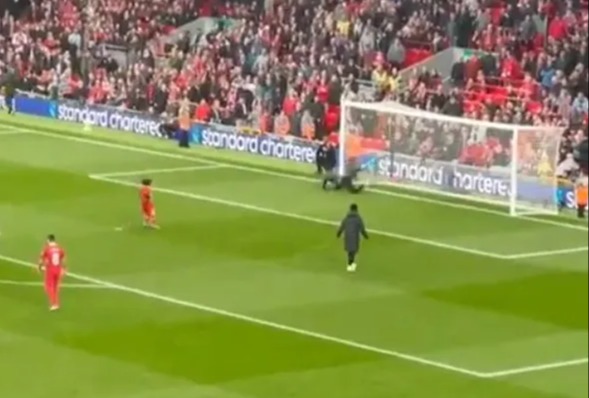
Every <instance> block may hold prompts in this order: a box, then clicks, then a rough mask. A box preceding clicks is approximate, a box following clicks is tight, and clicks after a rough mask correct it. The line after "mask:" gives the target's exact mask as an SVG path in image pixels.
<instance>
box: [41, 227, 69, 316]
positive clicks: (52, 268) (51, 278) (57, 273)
mask: <svg viewBox="0 0 589 398" xmlns="http://www.w3.org/2000/svg"><path fill="white" fill-rule="evenodd" d="M39 271H41V272H44V273H45V292H46V293H47V297H48V299H49V306H50V307H49V308H50V310H51V311H56V310H58V309H59V286H60V282H61V278H63V276H64V275H65V271H66V269H65V251H64V250H63V249H62V248H61V246H59V245H58V244H57V242H56V241H55V236H54V235H49V236H48V237H47V243H46V244H45V247H44V248H43V251H42V252H41V256H40V257H39Z"/></svg>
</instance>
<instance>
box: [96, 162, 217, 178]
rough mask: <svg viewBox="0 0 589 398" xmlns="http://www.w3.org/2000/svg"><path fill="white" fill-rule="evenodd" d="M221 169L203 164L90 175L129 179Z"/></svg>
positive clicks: (213, 165)
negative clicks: (141, 176)
mask: <svg viewBox="0 0 589 398" xmlns="http://www.w3.org/2000/svg"><path fill="white" fill-rule="evenodd" d="M223 167H224V166H222V165H215V164H203V165H201V166H186V167H172V168H169V169H145V170H131V171H122V172H115V173H99V174H92V176H96V177H131V176H138V175H146V174H166V173H177V172H183V171H201V170H215V169H220V168H223Z"/></svg>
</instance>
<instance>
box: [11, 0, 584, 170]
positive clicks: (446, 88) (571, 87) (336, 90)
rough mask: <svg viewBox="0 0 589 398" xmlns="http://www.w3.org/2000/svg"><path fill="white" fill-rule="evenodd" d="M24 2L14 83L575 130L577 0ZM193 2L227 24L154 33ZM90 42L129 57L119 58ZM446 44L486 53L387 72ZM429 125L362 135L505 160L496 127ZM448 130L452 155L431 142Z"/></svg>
mask: <svg viewBox="0 0 589 398" xmlns="http://www.w3.org/2000/svg"><path fill="white" fill-rule="evenodd" d="M18 3H20V5H21V7H22V6H23V3H25V4H26V3H27V2H26V1H21V2H18ZM30 3H31V4H30V5H31V6H30V7H23V8H28V9H26V10H24V12H21V13H19V12H18V11H19V10H18V9H17V11H16V12H15V11H14V9H13V10H12V13H10V12H6V13H5V14H4V16H3V18H2V20H1V21H0V63H1V64H0V66H1V67H2V70H3V71H4V72H3V75H4V76H6V75H13V76H14V78H15V81H16V85H17V87H18V88H19V89H21V90H24V91H33V92H37V93H39V94H43V95H52V96H63V97H65V98H71V99H75V100H84V101H87V102H88V103H91V104H108V105H113V106H121V107H125V108H128V109H132V110H137V111H145V112H152V113H155V114H160V115H163V116H164V117H175V116H177V113H178V109H179V108H180V106H181V104H183V103H184V102H187V103H190V104H191V105H190V112H191V116H192V118H193V119H196V120H199V121H204V122H215V123H224V124H239V125H242V126H249V127H250V128H253V129H254V130H257V131H261V132H270V131H272V132H276V133H278V134H294V135H296V136H301V137H305V138H308V139H322V138H324V137H326V136H327V135H329V134H330V133H331V132H333V131H336V130H337V129H338V124H339V120H340V100H341V98H342V96H345V97H347V98H348V99H358V98H361V99H363V100H373V101H377V100H395V101H399V102H401V103H403V104H406V105H408V106H411V107H415V108H420V109H426V110H431V111H434V112H440V113H444V114H448V115H454V116H464V117H467V118H472V119H482V120H489V121H500V122H504V123H522V124H530V125H540V124H551V125H558V126H565V127H567V133H566V135H565V139H564V140H563V145H562V146H561V149H562V151H563V153H562V156H563V157H566V154H568V153H569V152H570V151H571V149H572V148H573V147H574V146H575V145H576V144H577V143H578V142H579V141H580V140H582V139H584V138H586V134H587V111H588V109H587V108H588V100H587V98H588V93H587V84H588V78H587V39H588V34H587V3H586V2H585V3H583V2H582V1H580V0H533V1H530V0H520V1H518V0H508V1H503V0H488V1H485V2H481V1H477V0H446V1H434V0H399V1H389V0H383V1H376V0H347V1H344V2H341V1H336V0H276V1H275V2H274V3H273V4H274V6H273V7H270V8H269V9H268V10H266V11H263V7H264V2H260V1H256V2H246V1H238V0H234V1H228V2H220V1H217V0H206V1H203V2H196V1H191V0H156V1H143V0H85V1H83V2H80V1H76V0H61V1H57V0H30ZM80 4H85V5H86V8H85V9H84V10H82V9H80V7H79V5H80ZM196 4H198V7H197V6H196ZM21 11H22V10H21ZM200 16H214V17H222V18H223V19H232V20H234V21H236V23H234V24H231V25H229V24H227V25H223V24H219V29H217V30H214V31H212V32H209V33H207V34H206V35H204V36H203V37H197V38H196V39H193V38H190V37H188V36H187V35H182V36H180V37H179V38H178V39H177V40H176V41H175V42H173V43H166V41H165V38H166V36H167V35H168V34H169V33H171V32H173V31H174V29H176V28H177V27H178V26H181V25H183V24H184V23H187V22H190V21H192V20H194V19H195V18H197V17H200ZM228 26H230V27H228ZM104 44H115V45H118V46H123V47H124V48H126V49H127V50H128V51H129V52H132V53H133V54H134V55H135V56H134V57H132V60H130V61H129V62H127V64H126V65H121V64H120V62H118V61H117V60H116V59H115V58H113V57H111V56H109V54H108V51H105V47H104ZM448 46H458V47H463V48H474V49H481V50H484V52H485V53H477V55H474V56H471V57H470V58H468V59H464V60H461V61H459V62H457V63H456V65H454V68H453V70H452V76H450V79H447V78H445V77H444V76H440V75H439V74H438V73H437V72H436V71H435V70H420V71H419V72H416V73H415V74H414V75H413V76H412V77H411V78H410V79H408V80H407V81H403V80H402V79H401V78H400V74H399V71H400V70H402V69H403V68H405V67H408V66H411V65H414V64H416V63H418V62H420V61H422V60H424V59H427V58H429V57H430V56H431V55H433V54H435V53H437V52H439V51H440V50H443V49H444V48H447V47H448ZM442 129H443V127H442ZM411 130H414V126H412V128H411ZM430 130H431V128H430V129H425V130H423V131H413V133H412V134H411V135H407V134H401V133H400V132H396V133H395V134H394V136H395V137H396V138H395V139H394V140H393V143H392V144H391V143H389V142H388V140H386V139H385V137H382V136H379V134H383V133H384V132H383V131H380V130H378V129H375V130H374V131H372V133H371V134H372V136H371V137H368V138H369V139H370V144H371V145H375V146H377V147H382V148H384V147H389V146H391V145H394V146H395V147H397V148H405V149H404V150H406V151H408V152H410V154H420V155H422V156H427V157H433V158H444V157H449V158H459V159H460V160H461V161H462V162H464V163H472V164H479V163H481V162H483V163H484V164H487V165H497V164H499V165H501V164H503V163H505V162H507V161H508V153H507V152H508V151H509V150H510V148H509V142H508V138H506V137H502V136H501V134H497V133H494V134H491V135H490V136H489V137H488V139H487V138H484V141H485V142H480V141H481V140H480V137H479V139H476V137H475V138H473V137H472V135H473V134H472V132H470V133H465V134H462V133H459V132H457V131H456V132H453V133H452V137H446V136H440V137H441V138H440V137H439V138H437V139H434V138H433V137H432V134H431V132H428V131H430ZM438 135H439V134H438ZM446 141H449V142H450V141H451V142H452V143H453V145H452V146H451V147H452V148H455V149H453V151H454V152H456V153H454V152H452V153H453V154H448V152H447V150H443V149H444V148H445V147H447V146H448V145H446V144H445V142H446ZM409 143H411V145H409ZM444 153H445V155H444Z"/></svg>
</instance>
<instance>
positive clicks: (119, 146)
mask: <svg viewBox="0 0 589 398" xmlns="http://www.w3.org/2000/svg"><path fill="white" fill-rule="evenodd" d="M19 130H20V131H24V132H29V133H32V134H36V135H42V136H46V137H51V138H57V139H62V140H67V141H73V142H79V143H84V144H90V145H95V146H101V147H105V148H111V149H119V150H123V151H128V152H135V153H142V154H146V155H153V156H159V157H165V158H169V159H180V160H186V161H189V162H196V163H200V164H210V165H217V166H224V167H227V168H232V169H235V170H242V171H248V172H252V173H258V174H264V175H269V176H275V177H280V178H287V179H291V180H297V181H304V182H311V183H317V179H316V178H311V177H305V176H302V175H297V174H292V173H288V172H278V171H272V170H267V169H264V168H259V167H252V166H243V165H237V164H233V163H229V162H221V161H213V160H209V159H205V158H198V157H197V156H187V155H181V154H177V153H168V152H162V151H158V150H153V149H147V148H143V147H135V146H130V145H124V144H117V143H113V142H107V141H100V140H99V139H90V138H83V137H74V136H69V135H65V134H56V133H51V132H48V131H37V130H31V129H27V128H19ZM400 188H403V187H400ZM368 191H369V192H372V193H376V194H380V195H386V196H391V197H396V198H401V199H406V200H412V201H415V202H421V203H429V204H435V205H439V206H444V207H451V208H455V209H462V210H470V211H474V212H477V213H485V214H492V215H495V216H499V217H503V218H509V219H512V220H518V219H520V220H521V219H523V220H526V221H529V222H533V223H537V224H545V225H552V226H558V227H561V228H569V229H574V230H579V231H585V232H587V231H589V228H588V227H586V226H583V225H577V224H570V223H565V222H560V221H556V220H547V219H544V218H536V217H530V216H520V217H518V218H514V217H512V216H511V215H509V214H508V212H507V211H502V210H493V209H490V208H485V207H481V206H476V205H468V204H462V203H453V202H449V201H445V200H437V199H433V198H429V197H426V196H416V195H411V194H406V193H400V192H395V191H387V190H382V189H374V188H369V189H368Z"/></svg>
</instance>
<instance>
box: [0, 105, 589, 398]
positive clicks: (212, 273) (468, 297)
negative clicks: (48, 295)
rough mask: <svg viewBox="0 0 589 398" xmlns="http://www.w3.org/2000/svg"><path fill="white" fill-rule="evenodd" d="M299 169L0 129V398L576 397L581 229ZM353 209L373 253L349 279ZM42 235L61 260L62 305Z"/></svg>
mask: <svg viewBox="0 0 589 398" xmlns="http://www.w3.org/2000/svg"><path fill="white" fill-rule="evenodd" d="M312 171H313V169H312V168H311V167H310V166H302V165H292V164H289V163H287V162H283V161H279V160H267V159H262V158H260V157H254V156H249V155H244V154H235V153H233V154H232V153H228V152H223V151H218V150H214V149H204V148H193V149H190V150H187V151H181V150H180V149H177V148H175V147H174V146H173V145H172V144H171V143H170V142H165V141H159V140H154V139H148V138H144V137H140V136H136V135H128V134H124V133H117V134H114V133H112V132H106V131H103V130H99V129H97V130H95V131H92V132H83V131H81V127H80V126H75V125H70V124H66V123H60V122H53V121H43V120H40V119H32V118H27V117H24V116H16V117H14V118H9V117H6V116H2V117H0V178H1V180H0V181H1V183H2V189H1V190H0V397H10V398H53V397H59V398H74V397H75V398H98V397H100V398H332V397H333V398H430V397H436V398H581V397H587V396H588V394H589V389H588V376H587V375H588V371H589V370H588V365H587V363H588V360H587V357H588V349H589V347H588V321H587V320H588V286H587V285H588V283H587V282H588V279H587V267H588V253H587V244H588V232H587V224H586V223H580V222H578V221H577V220H575V219H574V218H572V217H567V216H560V217H552V218H551V217H522V218H512V217H509V216H508V215H507V210H506V209H500V208H496V207H492V206H486V205H480V204H474V203H472V202H463V201H455V200H444V199H440V198H436V197H432V196H424V195H420V194H416V193H411V192H408V191H402V190H384V189H380V190H378V189H373V190H371V191H370V192H366V193H365V194H362V195H358V196H350V195H348V194H345V193H339V192H337V193H336V192H323V191H322V190H321V189H320V186H319V183H318V181H316V178H315V177H314V176H313V175H312ZM144 177H151V178H153V180H154V186H155V188H154V191H155V201H156V205H157V210H158V219H159V220H158V221H159V223H160V224H161V225H162V229H161V230H158V231H152V230H145V229H144V228H143V227H142V226H141V217H140V216H141V215H140V211H139V210H140V208H139V203H138V202H139V196H138V182H139V181H140V180H141V178H144ZM352 201H355V202H357V203H358V205H359V208H360V211H361V213H362V215H363V217H364V219H365V222H366V224H367V226H368V228H369V233H370V234H371V239H370V240H368V241H366V242H364V243H363V247H362V250H361V253H360V256H359V261H358V270H357V271H356V273H347V272H346V269H345V265H346V264H345V256H344V253H343V250H342V244H341V242H340V241H338V240H337V239H336V238H335V232H336V228H337V225H338V224H339V220H340V219H341V218H342V216H343V215H344V214H345V212H346V210H347V207H348V206H349V204H350V203H351V202H352ZM48 233H55V234H56V235H57V237H58V240H59V241H60V242H61V244H62V245H63V246H65V248H66V250H67V251H68V255H69V266H70V274H69V275H68V277H67V278H66V279H65V281H64V283H65V285H64V291H63V293H62V301H63V302H62V309H61V310H60V311H59V312H56V313H50V312H49V311H48V310H47V303H46V300H45V296H44V293H43V290H42V287H41V286H40V276H39V275H38V273H37V272H36V270H35V262H36V259H37V255H38V252H39V250H40V249H41V245H42V244H43V240H44V238H45V236H46V235H47V234H48Z"/></svg>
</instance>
